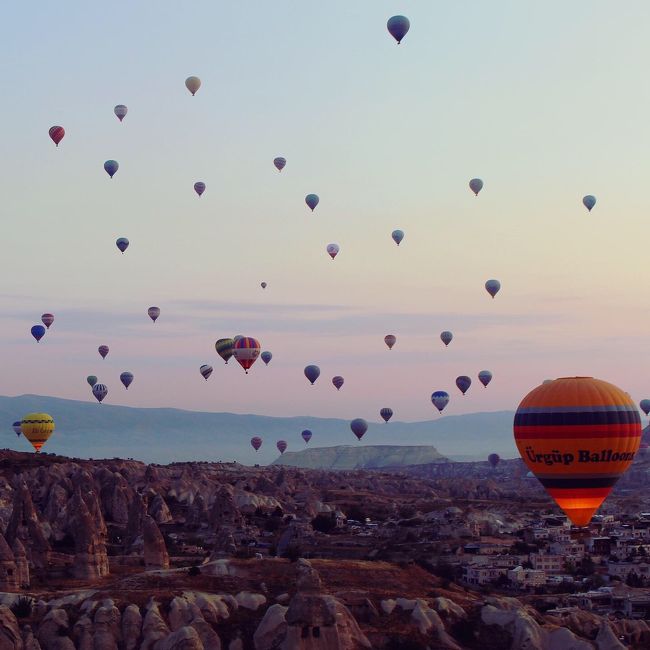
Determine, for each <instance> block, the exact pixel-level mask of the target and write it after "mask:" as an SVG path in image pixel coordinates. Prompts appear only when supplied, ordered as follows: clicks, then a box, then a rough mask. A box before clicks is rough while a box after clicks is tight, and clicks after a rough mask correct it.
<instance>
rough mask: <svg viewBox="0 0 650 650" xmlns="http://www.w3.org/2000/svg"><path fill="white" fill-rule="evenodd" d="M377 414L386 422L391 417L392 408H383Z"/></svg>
mask: <svg viewBox="0 0 650 650" xmlns="http://www.w3.org/2000/svg"><path fill="white" fill-rule="evenodd" d="M379 415H380V416H381V418H382V419H383V421H384V422H388V420H390V419H391V418H392V417H393V409H389V408H383V409H381V410H380V411H379Z"/></svg>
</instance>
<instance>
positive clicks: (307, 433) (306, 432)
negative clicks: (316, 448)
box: [300, 429, 313, 442]
mask: <svg viewBox="0 0 650 650" xmlns="http://www.w3.org/2000/svg"><path fill="white" fill-rule="evenodd" d="M300 435H301V436H302V439H303V440H304V441H305V442H309V441H310V440H311V437H312V435H313V434H312V432H311V431H310V430H309V429H305V430H304V431H303V432H302V433H301V434H300Z"/></svg>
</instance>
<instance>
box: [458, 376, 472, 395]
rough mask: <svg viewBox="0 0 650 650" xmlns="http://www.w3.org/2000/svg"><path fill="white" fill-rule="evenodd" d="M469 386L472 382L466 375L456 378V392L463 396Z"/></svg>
mask: <svg viewBox="0 0 650 650" xmlns="http://www.w3.org/2000/svg"><path fill="white" fill-rule="evenodd" d="M471 385H472V380H471V378H470V377H468V376H467V375H461V376H460V377H456V386H457V387H458V390H459V391H460V392H461V393H462V394H463V395H464V394H465V393H466V392H467V391H468V390H469V387H470V386H471Z"/></svg>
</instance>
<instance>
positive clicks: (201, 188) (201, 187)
mask: <svg viewBox="0 0 650 650" xmlns="http://www.w3.org/2000/svg"><path fill="white" fill-rule="evenodd" d="M194 191H195V192H196V193H197V194H198V195H199V198H200V197H201V194H203V192H205V183H203V182H201V181H198V182H196V183H194Z"/></svg>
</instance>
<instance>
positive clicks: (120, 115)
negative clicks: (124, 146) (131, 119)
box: [113, 104, 129, 122]
mask: <svg viewBox="0 0 650 650" xmlns="http://www.w3.org/2000/svg"><path fill="white" fill-rule="evenodd" d="M113 112H114V113H115V115H117V119H118V120H119V121H120V122H121V121H122V120H123V119H124V118H125V117H126V114H127V113H128V112H129V109H128V108H127V107H126V106H124V104H118V105H117V106H116V107H115V108H114V109H113Z"/></svg>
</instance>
